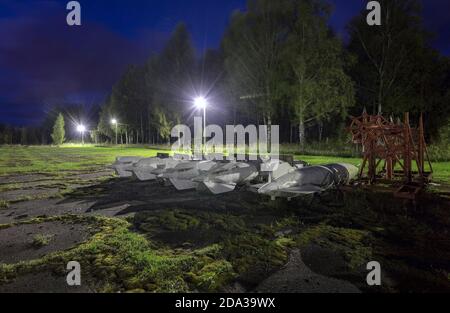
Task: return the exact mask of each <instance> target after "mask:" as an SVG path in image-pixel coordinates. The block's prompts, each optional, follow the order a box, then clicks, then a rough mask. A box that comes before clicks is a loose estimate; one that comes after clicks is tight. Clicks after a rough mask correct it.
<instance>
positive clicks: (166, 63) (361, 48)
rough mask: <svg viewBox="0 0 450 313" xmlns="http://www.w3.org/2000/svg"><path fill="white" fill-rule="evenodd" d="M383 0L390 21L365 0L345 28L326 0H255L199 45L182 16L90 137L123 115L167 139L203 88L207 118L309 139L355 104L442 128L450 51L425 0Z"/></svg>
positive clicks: (338, 124) (137, 137)
mask: <svg viewBox="0 0 450 313" xmlns="http://www.w3.org/2000/svg"><path fill="white" fill-rule="evenodd" d="M380 3H381V8H382V25H381V26H369V25H368V24H367V21H366V16H367V13H368V12H367V11H366V10H362V11H361V13H360V14H359V15H358V16H355V17H354V18H353V19H352V20H351V21H350V23H349V24H348V26H347V28H348V36H349V38H348V40H342V39H341V38H340V37H339V36H338V35H337V34H336V33H335V32H334V31H333V29H332V28H331V27H330V26H329V25H330V14H331V12H332V11H331V10H332V7H331V5H330V4H329V3H328V2H327V1H324V0H277V1H273V0H249V1H248V4H247V9H246V10H245V12H234V13H233V15H232V16H231V18H230V24H229V26H228V28H227V30H226V32H225V34H224V36H223V38H222V42H221V45H220V48H219V49H215V50H208V51H206V52H204V53H203V54H202V55H201V56H200V57H198V53H197V52H196V51H195V49H194V45H193V43H192V41H191V37H190V34H189V32H188V30H187V27H186V26H185V25H184V24H179V25H178V26H177V27H176V29H175V30H174V32H173V33H172V35H171V37H170V38H169V40H168V41H167V43H166V45H165V47H164V49H162V51H161V52H160V53H156V54H154V55H152V56H150V57H149V59H148V61H147V62H146V63H145V64H144V65H140V66H137V65H133V66H130V67H129V68H128V69H127V71H126V72H125V73H124V75H123V76H122V77H121V79H120V80H119V81H118V82H117V83H116V84H115V85H114V86H113V88H112V91H111V93H110V94H109V96H108V98H107V99H106V101H105V103H104V104H103V105H102V106H101V109H100V111H99V112H98V124H96V125H94V126H93V127H92V128H91V129H92V132H91V135H92V140H93V141H95V142H111V143H113V142H114V140H115V132H116V127H115V125H112V124H111V119H113V118H115V119H117V120H118V122H119V124H118V125H117V132H118V140H119V143H130V144H131V143H133V144H135V143H145V144H157V143H166V142H168V140H170V130H171V129H172V127H173V126H174V125H176V124H180V123H182V124H186V125H191V124H192V123H193V118H192V116H193V114H198V113H196V112H195V109H194V108H193V106H192V100H193V98H194V97H196V96H200V95H201V96H205V97H207V98H208V100H209V102H210V103H211V108H210V109H208V118H207V120H208V124H211V123H214V124H219V125H229V124H231V125H233V124H234V125H236V124H244V125H245V124H255V125H260V124H265V125H269V126H270V125H272V124H277V125H280V136H281V138H280V141H282V142H291V143H293V142H296V143H299V144H300V145H301V146H304V145H305V144H306V143H308V142H311V141H322V140H324V139H325V138H340V137H343V136H345V135H346V132H345V127H346V126H347V125H348V122H349V116H350V115H354V116H356V115H360V114H361V112H362V111H363V110H364V109H366V110H367V111H368V112H369V113H373V114H376V113H383V114H384V115H386V116H389V117H392V118H394V119H396V118H399V117H401V116H402V114H403V112H407V111H408V112H410V113H411V114H412V115H413V116H416V117H417V116H418V115H419V114H420V113H424V114H425V122H426V125H427V132H428V134H427V136H428V137H429V138H430V139H433V140H438V139H439V131H440V129H442V128H445V126H447V125H448V122H449V117H450V108H449V105H448V103H450V91H449V88H448V86H450V61H449V58H448V57H445V56H443V55H441V54H440V53H439V52H438V51H436V50H435V49H433V48H432V47H431V44H430V40H431V38H432V37H433V36H432V34H430V33H429V32H428V31H427V30H426V28H425V27H424V23H423V20H422V17H421V7H420V3H419V2H418V1H416V0H383V1H380ZM55 119H56V116H53V122H54V121H55ZM49 134H50V132H49ZM0 140H1V137H0Z"/></svg>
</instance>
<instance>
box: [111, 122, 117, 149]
mask: <svg viewBox="0 0 450 313" xmlns="http://www.w3.org/2000/svg"><path fill="white" fill-rule="evenodd" d="M111 124H113V125H114V126H115V127H116V145H117V125H119V122H118V121H117V120H116V119H115V118H113V119H112V120H111Z"/></svg>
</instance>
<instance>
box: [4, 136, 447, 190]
mask: <svg viewBox="0 0 450 313" xmlns="http://www.w3.org/2000/svg"><path fill="white" fill-rule="evenodd" d="M158 152H167V151H166V150H161V149H159V150H158V149H156V148H146V147H99V146H93V145H86V146H76V145H67V146H63V147H60V148H58V147H50V146H32V147H21V146H4V147H0V176H3V175H7V174H12V173H55V172H59V171H71V170H74V171H76V170H91V169H98V168H100V167H103V166H105V165H108V164H111V163H113V162H114V160H115V158H116V157H117V156H142V157H153V156H156V154H157V153H158ZM295 158H296V159H297V160H303V161H306V162H308V163H310V164H313V165H317V164H326V163H339V162H346V163H350V164H354V165H360V164H361V159H358V158H343V157H328V156H309V155H308V156H300V155H297V156H296V157H295ZM433 167H434V179H435V181H436V182H444V183H450V162H439V163H433Z"/></svg>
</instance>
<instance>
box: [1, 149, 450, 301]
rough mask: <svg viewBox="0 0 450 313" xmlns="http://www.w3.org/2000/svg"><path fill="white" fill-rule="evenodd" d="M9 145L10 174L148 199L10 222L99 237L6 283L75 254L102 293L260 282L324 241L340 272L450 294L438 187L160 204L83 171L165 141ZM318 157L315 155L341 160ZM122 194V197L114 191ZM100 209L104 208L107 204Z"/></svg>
mask: <svg viewBox="0 0 450 313" xmlns="http://www.w3.org/2000/svg"><path fill="white" fill-rule="evenodd" d="M1 149H2V150H1V153H2V154H1V156H0V159H1V160H0V172H2V173H3V174H11V173H17V172H24V173H31V172H34V173H40V174H44V175H45V177H44V178H43V179H44V180H46V181H48V180H50V181H51V182H50V183H48V182H47V183H45V184H46V188H49V187H57V188H58V189H59V190H60V192H59V193H58V194H57V196H58V197H64V198H67V197H74V198H76V199H77V200H86V199H96V200H98V202H99V203H100V204H101V205H100V206H101V207H105V208H107V207H111V206H114V205H118V203H119V204H120V205H122V204H123V203H132V202H133V201H135V200H140V201H141V202H142V203H147V204H145V205H144V204H139V205H136V206H137V207H136V208H135V209H136V211H135V212H137V213H136V214H135V215H134V217H131V218H128V219H122V218H107V217H103V216H92V215H63V216H53V217H52V216H50V217H41V218H32V219H29V220H26V221H22V222H18V223H15V224H7V225H0V229H5V228H9V227H15V226H17V225H20V224H21V223H43V222H48V221H59V220H62V221H64V222H67V223H86V224H88V225H89V226H90V228H89V229H90V232H91V236H90V239H89V240H87V241H86V242H84V243H82V244H79V245H78V246H76V247H74V248H72V249H69V250H67V251H59V252H56V253H52V254H49V255H46V256H45V257H43V258H41V259H38V260H32V261H27V262H21V263H17V264H10V265H0V285H1V284H4V283H7V282H10V281H12V280H14V279H15V278H16V277H18V276H22V275H26V274H27V273H34V272H42V271H52V272H55V273H60V274H61V273H65V271H66V269H65V265H66V264H67V262H69V261H73V260H77V261H79V262H80V263H81V266H82V269H83V277H84V279H87V280H88V281H89V284H90V285H92V288H93V289H94V290H95V291H99V292H127V291H132V292H142V291H145V292H195V291H203V292H216V291H223V290H226V288H227V287H228V286H229V285H231V284H233V283H234V282H239V283H240V284H241V285H243V286H244V287H245V289H246V290H249V291H251V290H253V288H254V287H256V286H257V285H258V284H259V283H260V282H261V281H262V280H264V279H265V278H267V277H268V276H269V275H271V274H272V273H274V272H275V271H277V270H278V269H280V268H281V267H282V266H283V265H284V264H285V263H286V261H287V259H288V256H289V252H290V250H291V249H292V248H296V249H297V248H300V250H303V249H307V248H308V247H310V246H311V245H317V246H320V247H322V248H323V249H326V250H330V251H333V252H335V253H336V254H337V255H340V256H342V257H343V260H344V261H343V262H344V265H345V268H344V272H343V273H337V274H336V278H344V279H347V280H350V281H351V282H352V283H354V284H355V285H357V286H358V287H360V288H361V289H363V290H364V291H368V292H372V291H388V292H427V291H441V292H442V291H450V280H449V273H450V266H449V264H450V243H449V241H448V238H449V237H448V236H449V229H450V211H449V207H450V206H449V202H448V199H446V198H445V197H444V196H441V195H440V194H438V193H436V192H431V193H428V194H426V195H425V197H423V199H421V200H419V201H418V202H417V203H416V204H415V205H413V204H412V203H409V202H404V201H402V200H398V199H395V198H393V197H392V194H388V193H383V192H377V191H369V192H367V191H363V190H359V189H355V190H354V191H350V192H348V193H345V194H340V193H330V194H324V195H322V196H321V197H318V198H313V199H310V198H307V199H301V198H299V199H294V200H293V201H291V202H288V201H285V200H277V201H274V202H272V201H270V199H268V198H265V197H259V196H257V195H254V194H251V193H248V192H246V191H237V192H235V193H232V194H229V195H227V196H225V197H215V198H214V200H208V201H204V200H199V201H193V202H192V201H191V202H189V203H181V202H179V203H175V204H167V205H162V204H159V205H155V204H152V202H151V201H148V200H149V199H150V198H152V197H153V196H154V194H155V195H157V194H158V190H156V191H153V192H154V194H150V195H149V194H148V193H149V192H152V189H153V188H154V187H153V186H149V185H148V184H147V183H146V184H142V186H141V185H139V184H136V185H130V186H129V187H127V184H132V183H131V182H130V181H117V183H116V182H115V181H116V180H115V179H113V180H111V178H112V177H107V176H105V177H97V178H95V179H80V178H76V177H75V176H73V175H74V174H84V173H87V172H89V171H91V170H94V169H95V170H100V169H102V168H104V167H105V165H107V164H108V163H110V162H112V161H113V159H114V157H115V156H116V155H142V156H152V155H154V154H156V151H155V150H149V149H118V148H94V147H89V148H88V147H86V148H61V149H59V148H51V149H50V148H37V147H36V148H20V149H18V150H17V151H13V149H12V148H1ZM27 149H28V150H27ZM119 150H120V151H119ZM138 150H139V151H138ZM3 152H6V154H3ZM309 158H310V159H307V161H310V162H312V163H326V162H329V161H332V160H334V159H330V158H326V159H323V158H322V157H320V158H315V157H309ZM336 160H337V159H336ZM339 160H340V161H342V159H339ZM350 161H351V163H354V162H357V160H356V159H355V160H354V162H353V160H350ZM69 170H70V171H69ZM14 175H17V174H14ZM74 185H78V186H89V187H86V188H73V187H72V186H74ZM90 185H92V186H90ZM0 186H2V188H3V190H2V191H10V190H16V189H21V188H24V187H23V185H21V183H14V182H11V183H8V184H0ZM139 186H141V187H139ZM138 187H139V188H142V189H136V188H138ZM127 188H128V189H127ZM155 188H156V187H155ZM161 190H164V192H165V193H162V194H161V195H160V196H161V197H164V198H167V193H170V190H169V191H167V190H168V189H167V188H163V189H161ZM129 191H133V193H132V192H129ZM114 195H116V197H120V199H111V198H114V197H113V196H114ZM177 195H178V193H177ZM32 200H35V199H32V198H30V199H28V198H24V199H20V201H30V202H33V201H32ZM119 200H120V201H119ZM8 205H9V206H14V201H13V202H12V203H10V202H7V201H4V200H3V202H2V201H1V200H0V208H2V207H3V208H4V209H8V208H7V206H8ZM10 209H11V208H10ZM132 209H134V208H133V206H131V208H130V209H129V211H130V212H132ZM8 210H9V209H8ZM96 212H97V213H98V214H101V213H102V211H101V208H100V209H99V210H98V211H96ZM43 235H46V234H43ZM38 241H40V240H38ZM374 260H375V261H379V262H380V263H381V265H382V269H383V274H384V277H386V281H384V285H383V286H382V288H381V289H376V290H372V289H370V288H368V287H367V285H365V278H366V277H365V274H366V272H365V265H366V264H367V263H368V262H369V261H374ZM313 261H314V260H313ZM317 271H319V273H320V268H318V269H317ZM331 275H333V274H331ZM275 287H276V286H275Z"/></svg>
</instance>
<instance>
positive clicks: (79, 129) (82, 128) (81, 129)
mask: <svg viewBox="0 0 450 313" xmlns="http://www.w3.org/2000/svg"><path fill="white" fill-rule="evenodd" d="M85 131H86V126H84V125H83V124H80V125H78V126H77V132H79V133H84V132H85Z"/></svg>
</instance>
